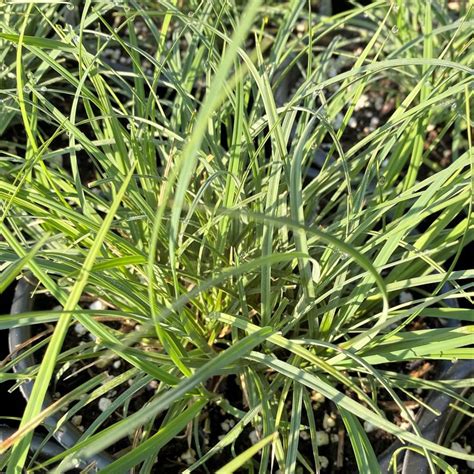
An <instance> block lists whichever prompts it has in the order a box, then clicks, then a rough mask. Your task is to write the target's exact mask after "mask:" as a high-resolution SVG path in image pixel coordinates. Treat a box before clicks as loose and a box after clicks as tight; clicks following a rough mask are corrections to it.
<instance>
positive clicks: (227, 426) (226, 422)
mask: <svg viewBox="0 0 474 474" xmlns="http://www.w3.org/2000/svg"><path fill="white" fill-rule="evenodd" d="M221 428H222V431H224V432H226V433H227V432H228V431H229V430H230V423H229V420H224V421H223V422H222V423H221Z"/></svg>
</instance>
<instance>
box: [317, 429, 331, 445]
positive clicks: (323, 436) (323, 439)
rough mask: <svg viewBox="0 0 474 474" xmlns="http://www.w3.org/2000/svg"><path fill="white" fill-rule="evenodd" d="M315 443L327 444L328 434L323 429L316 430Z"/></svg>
mask: <svg viewBox="0 0 474 474" xmlns="http://www.w3.org/2000/svg"><path fill="white" fill-rule="evenodd" d="M316 443H318V446H325V445H326V444H329V435H328V434H327V433H326V432H325V431H316Z"/></svg>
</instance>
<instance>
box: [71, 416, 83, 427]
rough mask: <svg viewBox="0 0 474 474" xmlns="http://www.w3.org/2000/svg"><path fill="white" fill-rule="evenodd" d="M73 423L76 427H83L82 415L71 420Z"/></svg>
mask: <svg viewBox="0 0 474 474" xmlns="http://www.w3.org/2000/svg"><path fill="white" fill-rule="evenodd" d="M71 422H72V424H73V425H74V426H80V425H82V415H76V416H73V417H72V418H71Z"/></svg>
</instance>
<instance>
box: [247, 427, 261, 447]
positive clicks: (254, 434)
mask: <svg viewBox="0 0 474 474" xmlns="http://www.w3.org/2000/svg"><path fill="white" fill-rule="evenodd" d="M249 439H250V442H251V443H252V444H257V443H258V442H259V441H260V438H259V436H258V433H257V431H256V430H253V431H251V432H250V433H249Z"/></svg>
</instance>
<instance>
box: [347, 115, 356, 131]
mask: <svg viewBox="0 0 474 474" xmlns="http://www.w3.org/2000/svg"><path fill="white" fill-rule="evenodd" d="M347 125H348V126H349V127H350V128H356V127H357V120H356V118H355V117H351V118H350V119H349V122H348V123H347Z"/></svg>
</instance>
